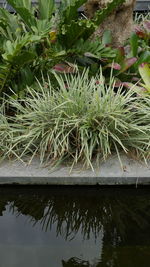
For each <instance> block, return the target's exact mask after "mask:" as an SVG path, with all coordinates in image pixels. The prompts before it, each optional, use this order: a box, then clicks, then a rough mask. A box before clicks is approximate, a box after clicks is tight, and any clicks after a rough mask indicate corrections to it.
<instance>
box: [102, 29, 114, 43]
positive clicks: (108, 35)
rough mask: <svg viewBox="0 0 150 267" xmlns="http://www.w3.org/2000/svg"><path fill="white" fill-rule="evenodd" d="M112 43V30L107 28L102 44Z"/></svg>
mask: <svg viewBox="0 0 150 267" xmlns="http://www.w3.org/2000/svg"><path fill="white" fill-rule="evenodd" d="M111 43H112V35H111V31H110V30H106V31H105V32H104V34H103V37H102V44H104V45H107V44H111Z"/></svg>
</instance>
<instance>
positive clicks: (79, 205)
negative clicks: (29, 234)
mask: <svg viewBox="0 0 150 267" xmlns="http://www.w3.org/2000/svg"><path fill="white" fill-rule="evenodd" d="M16 190H17V192H19V193H17V194H16V191H15V192H14V190H12V189H11V188H10V189H7V191H8V192H7V196H6V194H5V188H1V189H0V195H1V199H0V215H2V214H3V211H5V209H6V206H7V205H8V204H9V207H10V212H12V213H14V214H15V215H17V216H19V215H20V214H23V215H26V216H28V218H29V220H30V223H32V225H33V226H35V225H36V224H37V223H40V225H41V229H42V230H43V231H51V229H52V227H53V225H54V224H55V225H56V235H57V236H62V237H63V238H65V239H66V240H72V239H73V238H75V236H76V234H77V233H78V231H79V230H80V231H81V234H82V238H83V239H84V240H86V239H90V236H91V235H94V237H95V240H96V239H97V237H98V236H99V233H100V232H103V253H102V260H101V261H100V262H97V261H96V262H93V264H91V263H89V262H88V261H86V260H83V259H79V258H76V257H72V258H70V259H69V260H64V259H63V260H62V266H63V267H75V266H76V267H77V266H78V267H80V266H85V267H104V266H109V267H120V266H121V267H127V266H128V267H130V266H136V267H141V266H144V267H146V266H147V265H146V264H147V258H150V249H149V248H150V238H149V237H150V194H149V189H147V190H145V189H144V191H143V189H139V190H135V189H109V190H108V189H100V188H90V189H89V188H86V189H85V188H84V189H83V188H74V189H70V188H41V189H37V188H34V189H32V188H28V187H27V188H19V189H18V188H17V189H16ZM8 196H9V197H8ZM143 255H144V257H145V259H144V257H143ZM131 259H132V260H131ZM131 263H132V264H131Z"/></svg>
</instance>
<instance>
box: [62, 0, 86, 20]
mask: <svg viewBox="0 0 150 267" xmlns="http://www.w3.org/2000/svg"><path fill="white" fill-rule="evenodd" d="M86 1H87V0H62V2H61V9H60V11H61V19H62V22H63V23H64V24H69V23H70V22H71V21H72V20H76V19H78V11H77V10H78V8H79V7H81V6H82V5H83V4H84V3H85V2H86Z"/></svg>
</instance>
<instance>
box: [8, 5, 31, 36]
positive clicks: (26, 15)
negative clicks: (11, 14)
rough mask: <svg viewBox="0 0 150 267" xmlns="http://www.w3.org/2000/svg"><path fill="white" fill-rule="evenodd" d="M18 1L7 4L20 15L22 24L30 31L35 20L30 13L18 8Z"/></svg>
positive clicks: (23, 8) (20, 7)
mask: <svg viewBox="0 0 150 267" xmlns="http://www.w3.org/2000/svg"><path fill="white" fill-rule="evenodd" d="M19 1H20V0H8V3H9V4H10V5H11V6H12V7H13V8H14V9H15V10H16V12H17V13H18V14H19V15H20V17H21V18H22V20H23V21H24V23H25V24H26V25H27V26H28V27H29V29H30V30H31V31H32V26H35V27H36V19H35V17H34V15H33V14H32V12H31V11H30V10H29V9H27V8H26V7H24V6H20V2H19Z"/></svg>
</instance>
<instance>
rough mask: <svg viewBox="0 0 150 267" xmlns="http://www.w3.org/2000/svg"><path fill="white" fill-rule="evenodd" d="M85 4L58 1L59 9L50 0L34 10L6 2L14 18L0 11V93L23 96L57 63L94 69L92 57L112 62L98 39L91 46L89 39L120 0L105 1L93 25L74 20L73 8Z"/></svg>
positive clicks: (77, 0) (18, 1)
mask: <svg viewBox="0 0 150 267" xmlns="http://www.w3.org/2000/svg"><path fill="white" fill-rule="evenodd" d="M85 2H86V0H74V1H72V0H71V1H70V0H69V1H65V0H63V1H62V4H61V6H60V8H59V9H58V8H56V7H55V4H54V0H38V4H37V6H36V7H32V5H31V0H26V1H24V0H8V3H9V4H10V5H11V6H12V7H13V8H14V10H15V11H16V12H17V15H16V14H9V12H8V11H6V10H5V9H0V15H1V16H0V51H1V56H0V94H2V92H3V91H5V88H8V87H12V88H13V91H15V92H16V93H17V94H19V95H22V93H23V92H24V88H25V87H26V85H31V84H32V83H33V82H34V81H35V77H38V78H39V79H40V76H41V71H43V73H46V72H47V71H49V70H50V69H51V68H52V67H53V66H55V65H56V64H58V63H62V62H68V61H69V62H70V63H75V62H76V61H78V62H79V61H80V62H81V61H82V64H81V65H82V66H85V63H87V62H88V64H89V65H93V60H92V58H91V57H93V58H96V59H101V58H102V57H106V56H107V57H108V58H110V60H112V59H113V58H114V56H115V55H116V54H115V53H114V51H112V50H111V48H108V47H105V45H101V42H100V40H98V41H97V40H96V41H95V43H94V44H93V43H92V44H93V45H91V41H89V40H88V39H89V37H90V35H91V34H92V33H93V32H94V31H95V29H96V27H98V26H99V24H100V23H101V22H102V21H103V20H104V19H105V18H106V16H107V15H108V14H109V13H111V12H112V10H113V9H114V8H116V6H117V5H119V4H120V3H122V2H124V0H117V1H116V0H115V1H111V2H109V3H108V6H107V7H106V8H105V9H103V10H101V11H98V12H96V14H95V17H94V18H93V20H88V19H85V18H82V19H78V12H77V8H78V7H80V6H81V5H82V4H84V3H85ZM28 77H29V78H28ZM7 93H8V92H7Z"/></svg>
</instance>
